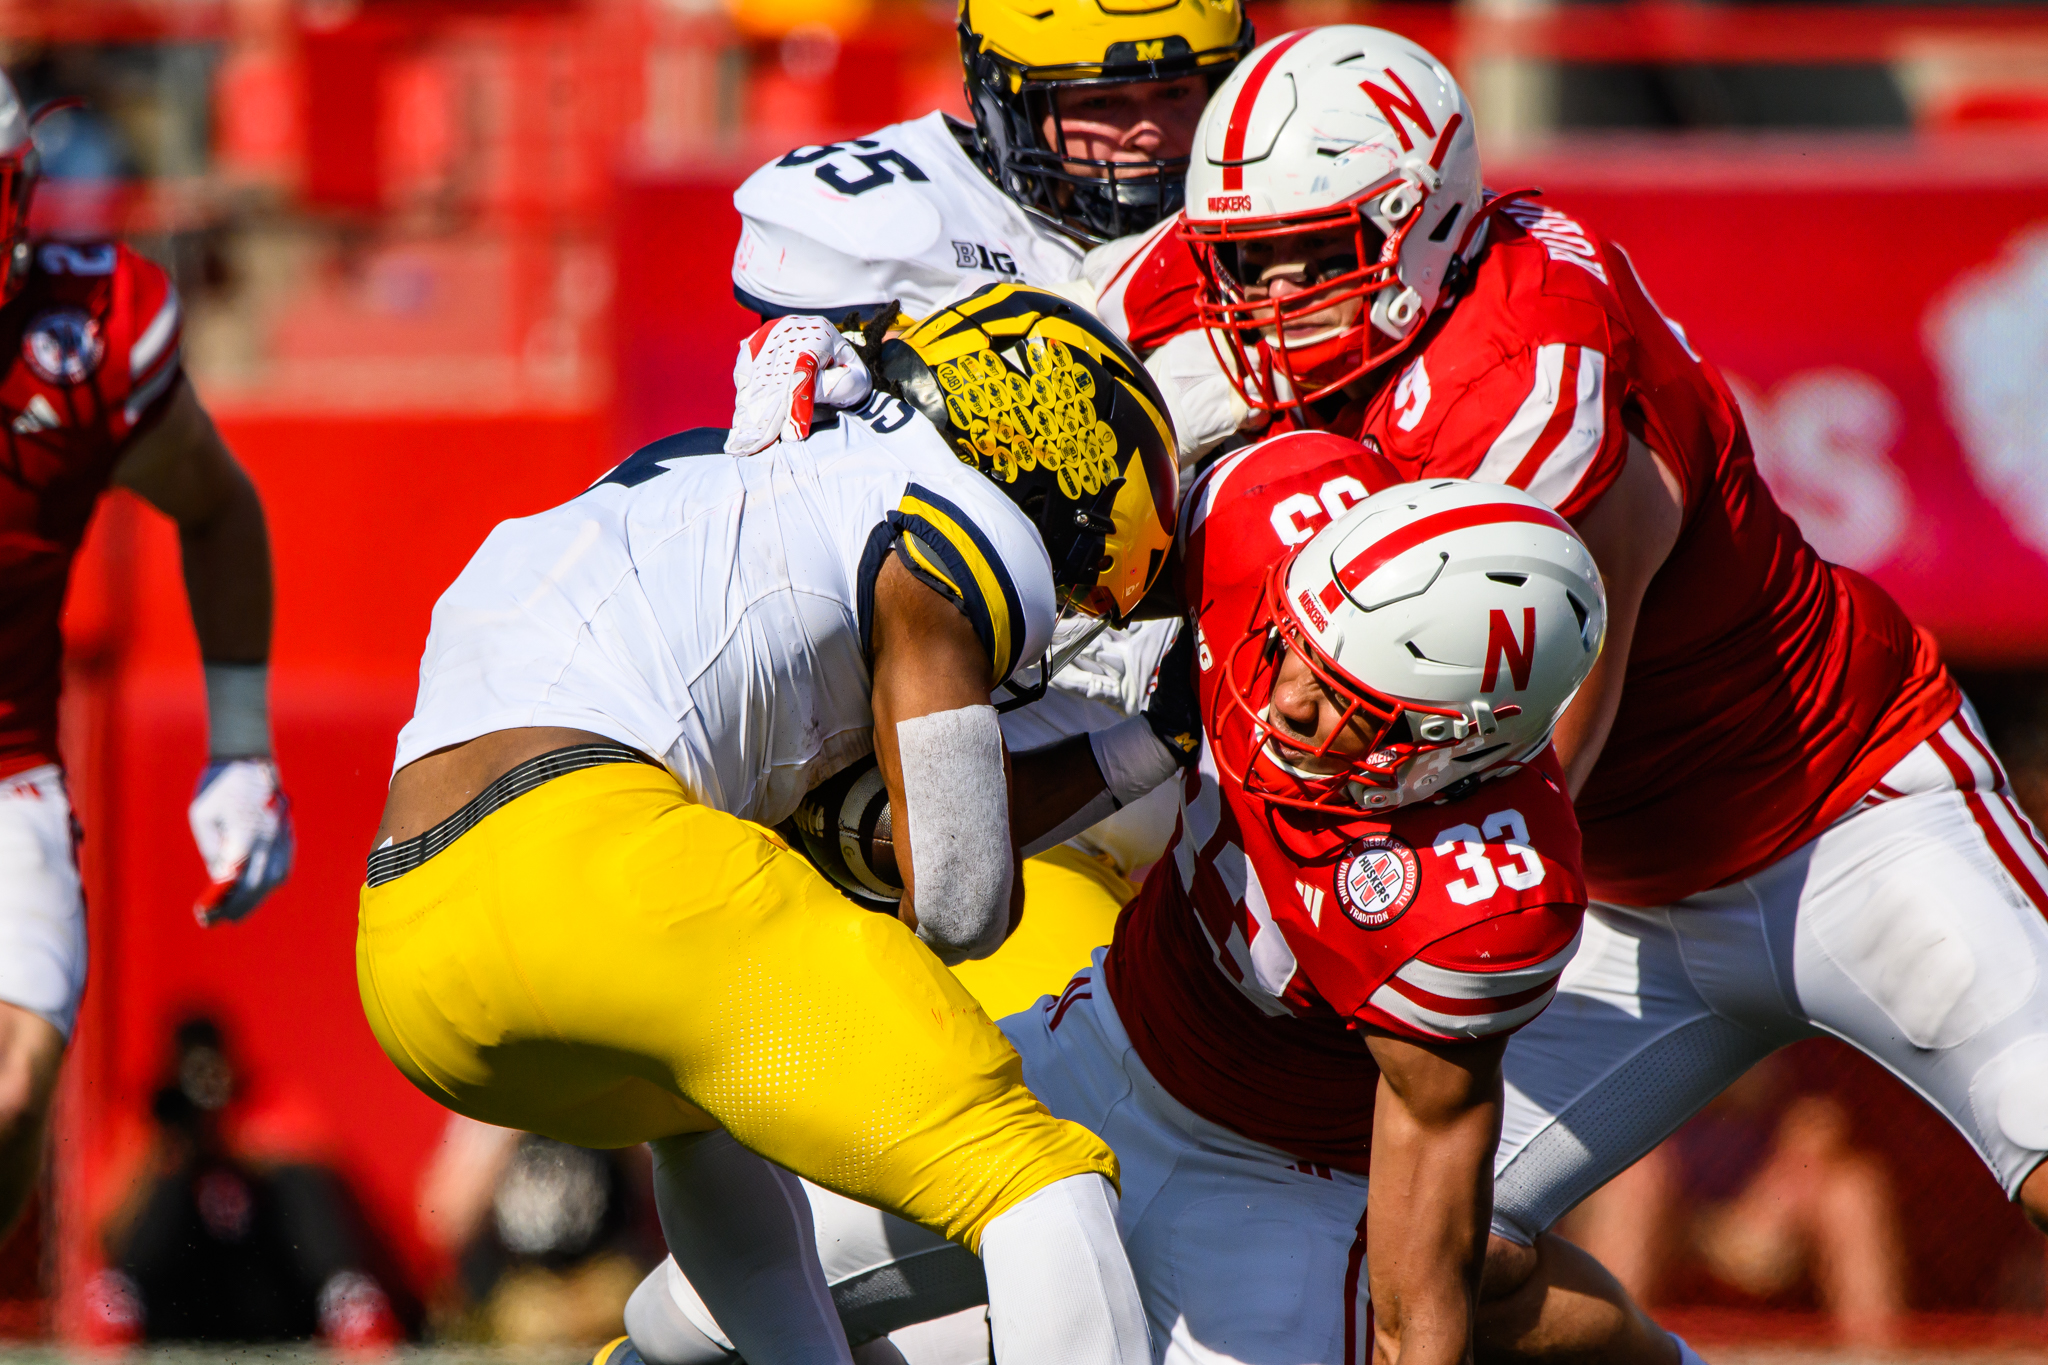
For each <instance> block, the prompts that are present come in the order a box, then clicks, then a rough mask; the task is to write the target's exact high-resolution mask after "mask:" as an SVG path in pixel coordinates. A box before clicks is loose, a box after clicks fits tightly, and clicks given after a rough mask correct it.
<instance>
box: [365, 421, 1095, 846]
mask: <svg viewBox="0 0 2048 1365" xmlns="http://www.w3.org/2000/svg"><path fill="white" fill-rule="evenodd" d="M724 440H725V433H724V431H722V430H718V429H715V428H705V427H700V428H698V429H696V430H694V431H687V432H683V433H682V434H680V435H677V436H671V437H669V438H667V439H666V440H663V441H657V442H656V443H654V444H653V445H651V446H648V447H646V448H645V449H643V450H641V451H639V452H638V453H637V454H635V455H633V456H632V457H631V458H630V459H628V460H626V461H625V462H624V463H623V464H621V465H619V467H618V468H616V469H614V470H612V471H611V472H610V473H609V474H607V475H605V477H604V478H602V479H600V480H598V481H597V482H596V483H595V484H593V485H591V487H590V488H589V489H588V490H587V491H585V492H584V493H583V494H582V495H581V496H579V497H576V498H573V499H571V500H570V501H568V502H566V503H564V504H562V505H561V506H560V507H556V508H553V509H552V510H550V511H546V512H542V513H540V514H539V515H537V516H531V517H523V518H520V519H518V520H515V521H507V522H502V523H500V524H499V525H498V526H497V528H496V529H494V530H493V531H492V532H491V534H490V536H489V537H488V538H487V539H485V541H484V543H483V546H482V548H481V549H479V550H478V551H477V552H476V555H475V557H474V558H472V559H471V560H470V562H469V565H468V567H466V568H465V569H463V571H462V573H461V575H460V576H459V577H457V578H456V580H455V582H454V584H453V585H452V586H450V587H449V589H448V590H447V592H445V593H443V594H442V595H441V600H440V601H439V602H438V603H436V604H435V607H434V618H433V629H432V631H431V632H430V633H429V634H428V636H427V648H426V654H425V657H424V658H422V659H421V661H420V692H419V704H418V706H417V708H416V710H415V712H414V714H413V719H412V721H411V722H410V723H409V724H408V725H407V726H406V727H405V729H404V730H403V731H401V732H400V734H399V736H398V755H397V760H396V763H395V765H394V771H395V770H396V769H397V768H402V767H404V766H405V765H406V764H408V763H410V762H412V761H413V760H415V759H417V758H420V757H421V756H423V755H425V754H429V753H432V752H433V751H434V750H436V749H439V748H442V747H444V746H446V745H450V744H457V743H460V742H462V741H464V740H467V739H474V738H476V737H477V736H479V735H484V734H488V733H490V732H492V731H494V730H504V729H510V728H513V727H517V726H529V725H560V726H569V727H573V728H576V729H581V730H589V731H593V732H594V733H597V734H600V735H604V736H606V737H608V738H610V739H614V740H617V741H618V742H619V743H621V744H626V745H629V746H631V747H633V748H635V749H638V750H640V751H641V752H643V753H646V754H649V755H653V756H655V757H658V758H660V759H661V761H662V762H663V763H664V764H666V765H667V767H668V768H669V770H670V771H671V772H673V773H674V774H675V775H676V777H677V779H678V780H679V781H680V782H681V783H682V784H683V787H684V789H685V790H686V791H688V792H689V793H690V794H691V796H692V797H694V798H695V799H697V800H699V801H701V802H703V803H704V804H705V805H708V806H713V807H715V808H717V809H719V810H723V811H728V812H730V813H732V814H734V815H738V816H741V817H743V818H746V819H749V820H758V821H760V822H761V823H763V824H770V825H772V824H775V823H777V822H779V821H781V820H783V819H785V818H787V817H788V816H789V815H790V814H791V813H792V812H794V811H795V809H796V806H797V802H798V801H799V800H801V799H802V797H803V795H804V793H805V792H807V791H809V790H810V789H811V787H813V786H814V785H816V784H817V783H818V782H821V781H823V780H824V779H825V778H827V777H829V776H831V775H832V774H833V773H834V772H837V771H838V770H839V769H841V768H843V767H845V766H846V765H847V764H848V763H850V762H852V761H853V760H854V759H856V758H858V757H860V756H861V755H862V754H865V753H867V752H868V751H869V750H870V749H871V748H872V747H873V736H872V730H873V726H874V716H873V712H872V709H871V706H870V700H869V698H870V694H871V691H872V685H873V680H872V678H871V677H870V675H869V673H868V661H867V655H868V650H867V643H868V637H869V632H870V630H871V628H872V621H871V619H870V618H871V614H872V611H873V605H874V582H875V576H876V574H877V573H879V572H880V570H881V567H882V564H883V562H884V561H885V559H886V558H887V556H888V555H889V553H890V547H891V546H892V545H893V544H895V543H896V541H897V540H898V539H899V537H900V538H902V539H903V540H904V541H905V543H906V545H907V547H908V551H909V556H910V559H911V561H913V562H914V569H913V571H914V572H916V573H917V574H918V576H919V577H920V578H921V579H922V580H923V581H925V582H927V583H930V584H931V585H932V586H933V587H935V588H937V589H938V590H939V591H941V592H943V593H947V594H948V595H949V596H950V597H951V598H952V599H953V600H954V601H955V602H956V603H957V604H958V605H959V606H960V608H961V610H962V611H963V612H964V613H965V614H966V616H967V618H968V619H969V620H970V621H972V622H973V623H974V626H975V630H976V632H977V634H978V635H979V636H980V637H981V641H982V644H983V645H984V647H986V648H987V649H988V650H989V653H990V657H991V658H992V659H993V660H994V661H995V663H994V671H995V673H996V675H997V676H998V677H1007V676H1009V675H1010V674H1011V673H1012V672H1013V671H1015V670H1016V668H1017V666H1018V665H1019V664H1020V663H1022V662H1024V661H1026V660H1030V661H1036V660H1037V659H1038V658H1039V657H1040V656H1041V655H1042V654H1043V653H1044V651H1045V649H1046V646H1047V644H1048V643H1049V642H1050V640H1051V638H1052V629H1053V618H1054V615H1055V612H1056V600H1055V597H1054V593H1053V582H1052V565H1051V562H1050V561H1049V560H1048V559H1047V557H1046V553H1045V547H1044V544H1043V543H1042V542H1041V541H1040V539H1039V537H1038V532H1037V530H1036V529H1035V528H1034V527H1033V526H1032V525H1031V523H1030V521H1029V520H1028V519H1026V517H1025V516H1024V514H1023V512H1022V511H1020V510H1019V509H1018V508H1017V506H1016V504H1014V503H1012V502H1011V501H1010V500H1009V499H1008V498H1007V497H1005V496H1004V495H1003V493H1002V491H1001V490H1000V489H998V488H997V487H996V486H995V485H994V484H992V483H990V482H989V481H988V480H987V479H985V478H983V477H982V476H981V475H980V474H978V473H976V472H975V471H974V470H973V469H972V468H970V467H968V466H966V465H963V464H962V463H961V462H960V461H959V459H958V458H956V457H955V456H954V454H953V452H952V450H951V449H950V448H949V447H948V446H947V445H946V443H945V442H944V441H943V440H942V439H941V438H940V436H939V435H938V433H937V432H936V431H934V430H933V429H932V427H931V425H930V424H929V423H927V422H926V421H925V420H924V419H923V418H922V417H918V416H917V415H916V414H914V413H912V412H911V411H910V410H909V409H908V408H906V407H905V406H904V405H903V404H902V403H900V402H899V401H897V400H896V399H893V398H888V397H884V396H880V395H878V396H877V397H875V398H873V399H871V400H870V401H869V402H868V403H867V404H866V405H865V406H863V407H862V408H861V409H860V410H859V411H858V412H854V413H846V414H842V415H840V416H839V417H838V419H837V420H836V421H833V422H832V423H831V424H830V425H827V426H825V427H823V428H821V429H814V430H813V431H812V433H811V435H810V437H809V438H808V439H807V440H804V441H801V442H786V443H783V444H779V445H775V446H771V447H770V448H769V449H767V450H765V451H763V452H761V453H760V454H758V455H748V456H738V457H734V456H728V455H725V454H724V453H722V450H721V447H722V446H723V443H724Z"/></svg>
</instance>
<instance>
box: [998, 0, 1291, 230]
mask: <svg viewBox="0 0 2048 1365" xmlns="http://www.w3.org/2000/svg"><path fill="white" fill-rule="evenodd" d="M1251 47H1252V26H1251V21H1250V20H1248V19H1246V18H1245V13H1244V2H1243V0H960V60H961V64H962V65H963V66H964V67H965V68H966V76H967V104H968V107H969V108H970V109H972V110H973V111H974V129H975V135H976V137H977V138H978V140H979V141H980V143H981V154H982V159H983V162H984V164H985V166H986V168H987V170H988V172H989V174H990V175H992V176H993V177H995V181H996V183H997V184H998V185H1001V186H1002V187H1003V190H1004V192H1005V193H1007V194H1009V196H1010V197H1011V198H1013V199H1015V200H1016V201H1017V202H1018V204H1019V205H1021V206H1022V207H1023V208H1024V210H1025V211H1026V212H1027V213H1030V214H1031V215H1033V216H1034V217H1037V218H1040V219H1043V220H1044V221H1047V222H1050V223H1052V224H1053V225H1054V226H1055V227H1058V228H1060V229H1061V230H1063V231H1065V232H1067V233H1069V234H1070V235H1072V236H1075V237H1078V238H1080V239H1081V240H1083V241H1087V242H1095V243H1100V242H1107V241H1109V240H1111V239H1112V238H1116V237H1122V236H1125V235H1126V234H1128V233H1133V232H1143V231H1144V230H1145V229H1147V228H1149V227H1151V226H1153V225H1154V224H1156V223H1158V222H1160V221H1161V220H1163V219H1166V218H1170V217H1172V216H1173V215H1174V214H1176V213H1178V212H1180V207H1181V200H1182V197H1183V194H1184V192H1185V189H1186V186H1187V170H1188V159H1187V157H1186V156H1177V157H1160V158H1155V159H1152V160H1146V161H1128V162H1111V161H1102V160H1092V159H1085V158H1077V157H1073V156H1069V155H1067V154H1066V152H1065V150H1064V149H1065V146H1066V138H1065V136H1064V135H1063V133H1062V131H1061V125H1060V121H1059V110H1058V108H1057V107H1056V104H1055V101H1054V99H1053V95H1054V92H1055V91H1056V90H1060V89H1072V88H1073V87H1075V86H1077V85H1078V86H1116V85H1128V84H1134V83H1137V82H1141V81H1165V80H1175V79H1180V78H1192V79H1199V80H1201V81H1202V82H1204V84H1205V86H1206V93H1205V95H1204V98H1206V97H1207V95H1209V94H1214V93H1215V91H1216V87H1217V86H1218V85H1220V84H1221V83H1222V81H1223V78H1224V77H1225V76H1228V75H1229V74H1230V71H1231V68H1232V67H1234V66H1236V65H1237V63H1238V59H1239V58H1241V57H1243V56H1244V54H1245V53H1247V52H1249V51H1251ZM1048 125H1049V126H1050V127H1051V128H1052V129H1053V135H1052V137H1051V139H1050V140H1048V139H1047V136H1046V128H1047V127H1048Z"/></svg>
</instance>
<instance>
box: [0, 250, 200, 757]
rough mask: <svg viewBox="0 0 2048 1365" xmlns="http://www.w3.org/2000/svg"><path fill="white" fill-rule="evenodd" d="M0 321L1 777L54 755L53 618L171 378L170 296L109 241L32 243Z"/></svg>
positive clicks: (174, 329) (58, 642)
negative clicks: (112, 482)
mask: <svg viewBox="0 0 2048 1365" xmlns="http://www.w3.org/2000/svg"><path fill="white" fill-rule="evenodd" d="M33 261H34V264H33V267H32V268H31V270H30V271H29V274H28V278H27V279H26V281H25V282H24V284H23V286H22V291H21V293H20V295H19V296H18V297H16V298H15V299H13V300H12V301H11V302H10V303H9V305H8V308H7V311H6V314H5V322H4V325H0V355H5V356H6V357H7V359H6V361H5V363H4V369H0V422H4V424H5V426H6V431H5V434H4V439H5V441H6V443H7V444H6V449H5V453H4V454H0V778H4V777H6V776H8V775H10V774H13V773H17V772H22V771H25V770H27V769H29V768H33V767H38V766H40V765H42V764H45V763H55V762H56V761H57V692H58V687H59V685H60V683H61V680H62V679H61V675H62V661H63V648H64V646H63V637H62V635H61V634H60V632H59V630H58V618H59V616H60V614H61V613H62V611H63V606H64V590H65V586H66V584H67V583H68V582H69V581H70V577H71V562H72V558H73V556H74V555H75V554H76V553H77V551H78V544H79V541H80V540H81V539H83V537H84V535H85V527H86V523H87V522H88V521H90V520H91V518H92V509H93V507H94V505H95V504H96V503H97V502H98V501H99V496H100V494H101V493H102V492H104V491H105V490H106V487H107V481H108V478H109V476H110V475H111V474H112V472H113V469H114V465H115V463H116V462H117V461H118V459H119V457H120V454H121V452H122V450H123V449H124V447H125V446H126V445H127V443H128V441H129V438H130V437H132V436H133V435H134V434H135V433H136V432H137V431H139V430H141V429H142V428H144V427H146V426H148V425H149V423H150V422H151V421H152V420H153V419H154V418H155V417H156V416H157V415H158V413H159V411H160V409H161V407H162V405H163V400H164V399H165V398H166V397H167V396H168V395H169V394H170V392H171V390H172V388H173V387H174V385H175V382H176V380H177V378H178V375H179V373H180V370H181V367H180V364H179V360H178V338H179V324H180V318H179V310H178V296H177V291H176V290H175V289H173V288H172V287H171V282H170V279H169V277H168V276H166V275H165V274H164V272H163V271H162V270H161V269H159V268H158V267H157V266H156V265H154V264H152V263H151V262H150V261H147V260H145V259H144V258H142V257H141V256H138V255H136V254H135V253H134V252H132V251H130V250H128V248H126V247H124V246H118V245H116V244H114V243H112V242H90V243H78V242H43V243H39V244H37V245H36V246H35V248H34V255H33Z"/></svg>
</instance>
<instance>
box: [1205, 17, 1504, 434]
mask: <svg viewBox="0 0 2048 1365" xmlns="http://www.w3.org/2000/svg"><path fill="white" fill-rule="evenodd" d="M1480 208H1481V191H1480V184H1479V147H1478V144H1477V143H1476V142H1475V141H1474V139H1473V134H1472V106H1471V105H1469V104H1467V103H1466V102H1465V95H1464V92H1463V91H1461V90H1460V89H1458V83H1457V82H1456V81H1455V80H1453V79H1452V78H1451V73H1450V71H1449V70H1448V69H1446V68H1445V66H1444V64H1443V63H1442V62H1439V61H1438V60H1437V59H1436V58H1435V57H1432V56H1431V55H1430V54H1429V53H1428V52H1426V51H1424V50H1423V49H1422V48H1420V47H1418V46H1416V45H1415V44H1414V43H1412V42H1410V41H1408V40H1407V39H1406V38H1403V37H1401V36H1400V35H1399V34H1397V33H1389V32H1387V31H1386V30H1385V29H1378V28H1367V27H1365V26H1363V25H1359V24H1333V25H1330V26H1328V27H1326V28H1311V29H1301V30H1297V31H1296V32H1293V33H1288V34H1283V35H1281V36H1280V37H1278V38H1275V39H1274V40H1273V41H1271V42H1269V43H1266V44H1264V45H1262V46H1260V47H1258V48H1255V49H1254V50H1253V51H1252V53H1251V55H1249V56H1247V57H1246V58H1245V59H1244V61H1243V62H1242V63H1241V64H1240V65H1239V66H1238V68H1237V70H1236V71H1235V72H1233V73H1232V74H1231V76H1230V78H1229V79H1228V80H1226V81H1225V82H1224V83H1223V85H1222V86H1221V88H1219V89H1218V90H1217V92H1216V94H1215V96H1214V98H1212V99H1211V100H1210V101H1209V104H1208V107H1207V108H1205V109H1204V110H1203V111H1202V120H1201V123H1200V125H1199V126H1198V127H1197V130H1196V133H1195V148H1194V155H1193V156H1192V158H1190V161H1189V164H1188V184H1187V208H1186V211H1185V212H1184V213H1183V214H1182V218H1181V236H1182V238H1183V239H1184V240H1186V241H1187V242H1188V244H1189V245H1190V246H1191V247H1192V248H1193V250H1194V253H1195V257H1196V259H1197V261H1199V262H1200V264H1201V269H1202V274H1203V277H1204V283H1203V287H1202V290H1201V292H1200V295H1199V297H1198V308H1199V310H1200V313H1201V316H1202V321H1203V323H1204V324H1205V325H1206V326H1208V327H1209V328H1211V329H1212V330H1211V332H1210V336H1211V339H1212V341H1213V342H1214V343H1215V344H1217V345H1218V346H1220V347H1223V348H1226V349H1228V350H1229V351H1232V352H1234V355H1230V356H1226V357H1225V359H1226V361H1227V360H1230V359H1234V360H1236V361H1237V362H1238V363H1237V364H1236V365H1235V367H1233V366H1231V365H1230V364H1228V363H1226V364H1225V366H1224V368H1225V369H1226V370H1231V369H1233V368H1234V369H1235V371H1236V374H1237V376H1239V389H1240V391H1241V392H1242V393H1243V395H1244V399H1245V401H1246V402H1247V403H1249V404H1250V405H1251V406H1252V407H1253V408H1255V409H1265V410H1271V409H1275V408H1281V407H1290V406H1293V405H1294V404H1296V403H1301V402H1307V401H1311V400H1314V399H1316V398H1320V397H1323V396H1324V395H1326V394H1329V393H1331V392H1333V391H1334V390H1336V389H1337V388H1339V387H1341V386H1343V385H1344V384H1347V383H1350V382H1351V381H1352V380H1354V379H1356V378H1357V377H1358V376H1360V375H1362V374H1364V373H1365V372H1366V371H1367V370H1369V369H1372V368H1374V367H1375V366H1378V365H1381V364H1384V363H1385V362H1386V361H1387V360H1389V359H1391V358H1392V357H1393V356H1394V355H1396V354H1398V353H1399V352H1400V351H1401V349H1402V348H1403V347H1404V346H1405V345H1406V344H1407V342H1408V340H1409V339H1410V338H1412V337H1413V336H1414V335H1415V333H1416V332H1417V331H1418V330H1419V329H1420V328H1421V326H1422V323H1423V320H1424V319H1425V318H1427V317H1428V316H1429V315H1430V313H1431V311H1433V310H1434V309H1435V308H1436V305H1437V301H1438V299H1439V298H1441V297H1442V296H1443V292H1444V285H1445V281H1446V279H1447V277H1448V276H1449V275H1450V273H1451V269H1452V262H1453V261H1454V260H1457V259H1460V258H1462V257H1465V256H1467V255H1468V254H1469V253H1470V252H1471V251H1472V250H1473V249H1474V248H1475V247H1476V246H1477V244H1478V241H1479V237H1478V232H1477V226H1478V224H1479V222H1480V221H1481V218H1482V215H1481V213H1480ZM1333 232H1341V233H1343V234H1345V237H1344V238H1343V239H1340V240H1344V241H1345V242H1346V245H1344V246H1343V247H1342V248H1337V247H1334V246H1331V245H1329V244H1327V243H1325V244H1324V245H1322V246H1320V247H1318V248H1317V249H1316V251H1315V254H1316V255H1317V256H1319V257H1321V259H1314V260H1310V259H1307V258H1306V256H1305V255H1304V254H1301V253H1292V252H1290V251H1289V250H1288V247H1289V245H1290V244H1289V243H1287V242H1285V241H1266V242H1262V243H1261V247H1262V248H1267V249H1265V250H1263V251H1261V248H1254V251H1261V254H1262V256H1263V258H1264V259H1266V260H1269V261H1277V262H1280V263H1288V264H1302V265H1305V269H1304V270H1299V271H1295V272H1293V273H1292V275H1291V276H1290V277H1289V279H1290V282H1291V283H1292V284H1294V285H1295V286H1296V288H1297V289H1298V290H1299V292H1295V293H1291V294H1289V295H1288V296H1287V297H1286V298H1285V300H1284V302H1277V301H1275V300H1273V299H1272V298H1270V297H1269V296H1268V294H1267V291H1266V288H1265V287H1264V282H1263V281H1262V280H1261V279H1260V278H1259V277H1260V274H1261V272H1260V271H1259V270H1257V269H1251V268H1246V267H1244V266H1242V265H1241V261H1242V259H1243V254H1244V245H1245V244H1246V243H1247V242H1252V241H1258V240H1259V239H1276V238H1289V237H1298V236H1301V235H1303V234H1326V233H1333ZM1354 300H1363V306H1362V307H1360V306H1359V305H1357V304H1356V303H1354V302H1353V301H1354ZM1347 305H1348V307H1347ZM1331 309H1341V310H1343V311H1344V312H1347V313H1354V314H1358V315H1359V316H1356V317H1355V318H1353V319H1352V320H1350V321H1348V322H1341V321H1333V320H1332V319H1331V318H1330V317H1329V316H1328V315H1327V310H1331ZM1318 314H1322V315H1324V316H1321V317H1318V316H1317V315H1318ZM1261 328H1264V329H1266V331H1267V333H1268V336H1262V334H1261V330H1260V329H1261ZM1269 336H1278V337H1284V338H1285V344H1284V345H1275V344H1273V342H1272V341H1271V340H1270V339H1269ZM1276 373H1277V375H1278V377H1279V378H1280V379H1281V380H1282V381H1284V382H1283V383H1277V384H1276V382H1275V376H1276Z"/></svg>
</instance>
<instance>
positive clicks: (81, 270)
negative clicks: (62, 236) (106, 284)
mask: <svg viewBox="0 0 2048 1365" xmlns="http://www.w3.org/2000/svg"><path fill="white" fill-rule="evenodd" d="M36 259H37V260H38V261H40V262H42V266H43V269H44V271H45V272H47V273H48V274H51V275H111V274H113V273H114V263H115V259H116V258H115V253H114V244H113V243H112V242H101V243H99V244H98V245H97V246H88V247H75V246H73V245H71V243H69V242H49V243H46V244H45V245H44V246H43V248H42V249H41V250H40V251H38V252H37V253H36Z"/></svg>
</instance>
